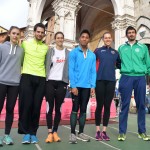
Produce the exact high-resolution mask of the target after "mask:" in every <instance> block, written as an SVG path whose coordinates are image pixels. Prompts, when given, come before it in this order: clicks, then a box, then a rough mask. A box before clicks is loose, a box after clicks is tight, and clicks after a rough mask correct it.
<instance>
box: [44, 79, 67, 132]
mask: <svg viewBox="0 0 150 150" xmlns="http://www.w3.org/2000/svg"><path fill="white" fill-rule="evenodd" d="M66 90H67V83H65V82H63V81H55V80H48V81H47V82H46V101H47V113H46V119H47V127H48V129H52V113H53V108H54V103H55V117H54V127H53V132H57V129H58V125H59V122H60V119H61V112H60V107H61V105H62V103H63V101H64V98H65V95H66Z"/></svg>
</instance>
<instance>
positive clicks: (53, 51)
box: [0, 23, 150, 146]
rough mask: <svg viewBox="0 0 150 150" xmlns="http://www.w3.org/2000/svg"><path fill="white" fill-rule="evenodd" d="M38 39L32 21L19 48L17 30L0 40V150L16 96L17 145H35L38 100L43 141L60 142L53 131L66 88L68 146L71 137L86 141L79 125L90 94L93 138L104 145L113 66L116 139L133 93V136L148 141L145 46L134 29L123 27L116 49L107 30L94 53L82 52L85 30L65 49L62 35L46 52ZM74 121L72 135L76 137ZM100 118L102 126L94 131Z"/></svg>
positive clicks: (40, 28)
mask: <svg viewBox="0 0 150 150" xmlns="http://www.w3.org/2000/svg"><path fill="white" fill-rule="evenodd" d="M44 36H45V26H44V25H43V24H42V23H37V24H36V25H35V26H34V38H33V39H30V40H27V41H23V42H22V44H21V46H19V45H18V41H19V39H20V29H19V28H18V27H16V26H12V27H11V28H10V30H9V32H8V37H7V38H6V40H5V42H4V43H2V44H0V112H1V111H2V109H3V105H4V102H5V98H6V119H5V134H4V136H3V138H2V139H0V146H2V145H3V143H5V144H8V145H12V144H14V141H13V139H12V137H11V136H10V131H11V127H12V123H13V116H14V107H15V104H16V100H17V97H18V98H19V103H18V105H19V120H18V133H19V134H24V136H23V139H22V143H23V144H30V143H38V142H39V140H38V138H37V135H36V133H37V130H38V127H39V118H40V109H41V104H42V100H43V97H44V96H45V98H46V102H47V109H46V110H45V111H46V120H47V128H48V136H47V137H46V139H45V142H46V143H52V142H60V141H61V138H60V137H59V136H58V132H57V131H58V126H59V123H60V120H61V111H60V109H61V105H62V103H63V102H64V98H65V94H66V90H67V86H68V84H69V85H70V87H71V96H72V111H71V114H70V126H71V134H70V136H69V143H72V144H75V143H77V139H79V140H82V141H86V142H89V141H90V138H89V137H88V136H86V134H84V126H85V121H86V109H87V104H88V101H89V98H90V96H94V95H95V96H96V102H97V106H96V111H95V125H96V135H95V139H96V140H97V141H100V140H105V141H109V140H110V137H109V136H108V134H107V133H106V129H107V126H108V122H109V118H110V106H111V102H112V99H113V96H114V91H115V84H116V77H115V69H116V68H118V69H120V73H121V78H120V81H119V92H120V94H121V108H120V113H119V136H118V140H119V141H124V140H125V139H126V131H127V119H128V110H129V104H130V99H131V95H132V91H133V90H134V97H135V102H136V107H137V114H138V137H139V138H142V139H143V140H146V141H148V140H150V138H149V137H148V136H147V135H146V125H145V95H146V76H147V75H150V55H149V51H148V48H147V46H146V45H144V44H141V43H139V42H138V41H137V40H136V29H135V28H134V27H132V26H129V27H128V28H127V29H126V37H127V39H128V41H127V42H126V43H125V44H123V45H121V46H120V47H119V49H118V51H116V50H114V49H113V48H112V47H111V45H112V35H111V33H110V32H105V33H104V34H103V37H102V39H103V42H104V46H102V47H100V48H97V49H96V50H95V51H94V52H92V51H91V50H90V49H89V48H88V43H89V42H90V37H91V34H90V32H89V31H88V30H86V29H85V30H82V31H81V33H80V35H79V46H77V47H75V48H74V49H73V50H71V51H69V50H68V49H67V48H65V47H64V46H63V43H64V34H63V32H60V31H59V32H57V33H55V35H54V39H55V46H54V47H52V48H49V47H48V46H47V45H46V44H45V43H43V41H42V39H43V37H44ZM103 107H104V114H103V116H102V108H103ZM54 108H55V115H54V119H53V109H54ZM79 110H80V111H79ZM78 113H79V115H78ZM102 118H103V120H102ZM77 120H78V122H79V132H78V133H76V124H77ZM101 120H102V124H103V126H102V128H100V124H101Z"/></svg>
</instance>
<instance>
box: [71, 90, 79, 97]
mask: <svg viewBox="0 0 150 150" xmlns="http://www.w3.org/2000/svg"><path fill="white" fill-rule="evenodd" d="M71 92H72V94H73V95H76V96H78V89H77V88H72V89H71Z"/></svg>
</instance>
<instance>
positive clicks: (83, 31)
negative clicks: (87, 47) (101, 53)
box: [80, 29, 91, 38]
mask: <svg viewBox="0 0 150 150" xmlns="http://www.w3.org/2000/svg"><path fill="white" fill-rule="evenodd" d="M83 33H86V34H88V35H89V38H90V37H91V34H90V32H89V30H87V29H84V30H82V31H81V33H80V36H81V35H82V34H83Z"/></svg>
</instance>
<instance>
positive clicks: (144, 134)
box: [138, 133, 150, 141]
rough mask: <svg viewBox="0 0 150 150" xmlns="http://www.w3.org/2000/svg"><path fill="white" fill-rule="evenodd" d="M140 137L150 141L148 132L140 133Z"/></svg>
mask: <svg viewBox="0 0 150 150" xmlns="http://www.w3.org/2000/svg"><path fill="white" fill-rule="evenodd" d="M138 138H140V139H143V140H144V141H150V137H149V136H147V135H146V133H139V134H138Z"/></svg>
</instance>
